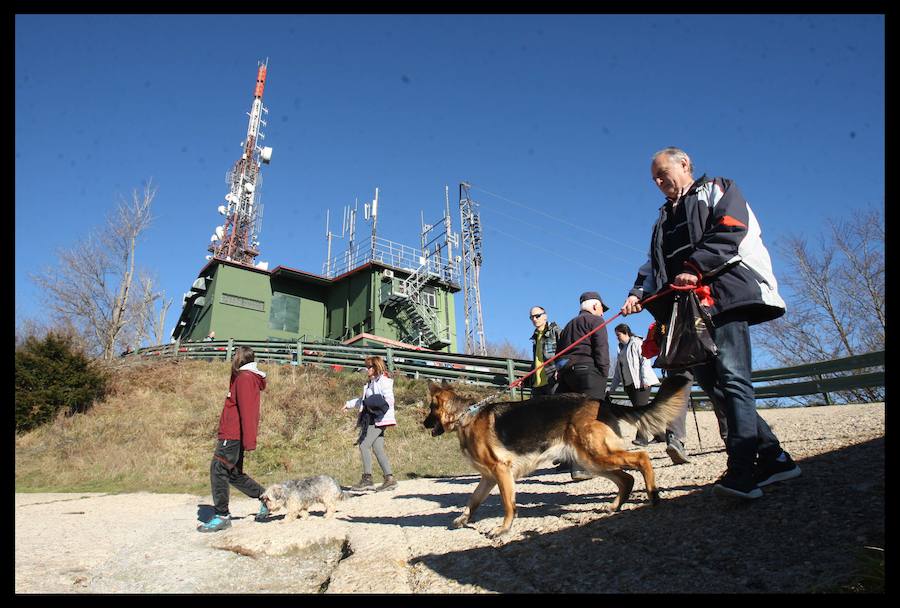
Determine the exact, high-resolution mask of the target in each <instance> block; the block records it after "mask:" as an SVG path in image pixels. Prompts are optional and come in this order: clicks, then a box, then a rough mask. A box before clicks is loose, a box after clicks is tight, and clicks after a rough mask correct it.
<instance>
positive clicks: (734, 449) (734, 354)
mask: <svg viewBox="0 0 900 608" xmlns="http://www.w3.org/2000/svg"><path fill="white" fill-rule="evenodd" d="M711 332H712V337H713V341H714V342H715V343H716V347H717V348H718V350H719V354H718V356H717V357H716V358H715V359H714V360H713V361H711V362H710V363H706V364H705V365H698V366H697V367H694V368H692V369H691V370H687V371H686V372H679V374H687V375H693V377H694V378H696V380H697V384H699V385H700V387H701V388H702V389H703V390H704V392H706V394H707V395H709V396H710V399H711V400H712V401H713V405H714V406H715V407H717V408H720V409H721V410H724V414H725V419H726V421H727V424H728V438H727V439H726V441H725V451H726V452H727V454H728V470H729V471H731V472H732V473H734V474H738V475H741V474H748V473H751V472H752V470H753V466H754V463H755V462H756V460H757V457H759V459H760V460H771V459H774V458H776V457H777V456H778V455H779V454H781V445H780V444H779V443H778V438H777V437H776V436H775V434H774V433H773V432H772V429H770V428H769V425H768V424H767V423H766V421H765V420H763V419H762V417H761V416H760V415H759V413H758V412H757V411H756V397H755V396H754V394H753V384H752V382H751V380H750V372H751V355H750V328H749V326H748V325H747V322H746V321H729V322H726V323H723V324H722V325H721V326H718V327H713V328H711ZM716 401H719V403H716Z"/></svg>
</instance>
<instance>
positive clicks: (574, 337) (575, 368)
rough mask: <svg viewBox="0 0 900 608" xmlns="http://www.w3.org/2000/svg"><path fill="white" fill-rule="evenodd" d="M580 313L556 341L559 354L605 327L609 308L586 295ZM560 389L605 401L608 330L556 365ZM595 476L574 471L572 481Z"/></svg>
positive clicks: (592, 294)
mask: <svg viewBox="0 0 900 608" xmlns="http://www.w3.org/2000/svg"><path fill="white" fill-rule="evenodd" d="M579 301H580V302H581V312H579V313H578V316H577V317H575V318H574V319H572V320H571V321H569V322H568V323H566V326H565V328H563V330H562V331H561V332H560V334H559V339H558V340H557V341H556V352H561V351H563V350H564V349H566V348H568V347H569V346H571V345H572V344H575V342H576V341H578V339H579V338H581V337H582V336H584V335H585V334H587V333H589V332H590V331H591V330H593V329H594V328H595V327H597V326H598V325H600V324H601V323H603V313H604V312H606V311H607V310H609V307H608V306H606V305H605V304H604V303H603V300H601V299H600V294H598V293H597V292H596V291H586V292H584V293H583V294H581V297H580V298H579ZM557 369H558V370H560V371H559V372H558V378H559V386H558V387H557V389H556V393H557V394H559V393H584V394H585V395H587V396H588V397H590V398H592V399H603V397H604V395H605V394H606V381H607V378H608V374H609V334H608V333H607V331H606V328H605V327H604V328H602V329H600V330H597V331H595V332H594V333H593V334H591V336H590V337H589V338H587V339H585V340H582V341H581V342H578V344H575V346H574V347H573V348H572V350H570V351H568V352H567V353H565V354H564V355H563V356H562V357H560V359H559V360H558V361H557ZM592 477H593V475H591V474H590V473H588V472H586V471H583V470H581V469H578V468H576V467H573V469H572V479H575V480H577V481H580V480H582V479H590V478H592Z"/></svg>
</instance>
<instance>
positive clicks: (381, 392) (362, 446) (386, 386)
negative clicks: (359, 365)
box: [344, 356, 397, 492]
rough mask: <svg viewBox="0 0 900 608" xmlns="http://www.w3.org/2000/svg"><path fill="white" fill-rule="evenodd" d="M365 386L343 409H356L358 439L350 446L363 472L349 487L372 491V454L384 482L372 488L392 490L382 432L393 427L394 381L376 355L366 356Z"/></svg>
mask: <svg viewBox="0 0 900 608" xmlns="http://www.w3.org/2000/svg"><path fill="white" fill-rule="evenodd" d="M365 365H366V378H367V380H366V386H365V387H364V388H363V393H362V397H360V398H358V399H350V400H349V401H347V402H346V403H345V404H344V409H348V410H349V409H356V410H358V411H359V415H358V416H357V418H356V427H357V428H358V429H359V437H358V438H357V440H356V443H355V444H354V445H358V446H359V454H360V456H361V457H362V464H363V473H362V478H360V480H359V483H357V484H356V485H354V486H351V487H350V489H351V490H353V491H362V490H371V489H372V488H375V483H374V482H373V481H372V452H373V451H374V452H375V458H376V459H377V460H378V466H379V467H381V472H382V474H383V475H384V482H383V483H382V484H381V485H380V486H378V487H377V488H375V491H376V492H383V491H385V490H393V489H394V488H396V487H397V481H396V480H395V479H394V475H393V474H392V472H391V461H390V460H388V455H387V452H385V450H384V432H385V429H387V427H389V426H395V425H396V424H397V420H396V418H395V417H394V380H393V378H391V377H390V374H389V373H388V370H387V367H386V366H385V364H384V359H382V358H381V357H378V356H374V357H366V360H365Z"/></svg>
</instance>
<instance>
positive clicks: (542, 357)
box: [528, 306, 561, 397]
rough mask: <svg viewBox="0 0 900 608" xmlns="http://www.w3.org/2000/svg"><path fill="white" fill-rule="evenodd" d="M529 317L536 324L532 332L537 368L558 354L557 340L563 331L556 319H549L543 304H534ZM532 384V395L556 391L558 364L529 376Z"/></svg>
mask: <svg viewBox="0 0 900 608" xmlns="http://www.w3.org/2000/svg"><path fill="white" fill-rule="evenodd" d="M528 318H529V319H531V322H532V323H533V324H534V333H533V334H531V342H532V346H531V355H532V358H533V361H534V363H533V365H532V366H531V369H536V368H537V367H539V366H540V365H541V364H542V363H543V362H544V361H549V360H550V359H552V358H553V356H554V355H555V354H556V341H557V340H558V339H559V332H560V331H561V330H560V328H559V325H557V324H556V323H555V322H554V321H548V320H547V311H546V310H545V309H544V307H543V306H532V307H531V311H530V312H529V313H528ZM528 381H530V386H531V396H532V397H537V396H538V395H552V394H553V393H554V392H556V386H557V381H556V366H555V365H554V364H553V363H550V364H549V365H546V366H544V367H542V368H541V369H539V370H538V371H537V373H535V374H534V375H533V376H531V377H530V378H528Z"/></svg>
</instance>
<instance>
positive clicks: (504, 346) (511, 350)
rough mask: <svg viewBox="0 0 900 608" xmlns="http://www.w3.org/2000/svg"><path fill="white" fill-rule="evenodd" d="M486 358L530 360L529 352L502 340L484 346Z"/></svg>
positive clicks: (506, 340)
mask: <svg viewBox="0 0 900 608" xmlns="http://www.w3.org/2000/svg"><path fill="white" fill-rule="evenodd" d="M485 350H486V351H487V356H488V357H500V358H503V359H528V360H530V359H531V351H530V350H527V349H525V348H520V347H518V346H516V345H515V344H513V343H512V342H510V341H509V339H508V338H504V339H503V340H502V341H500V342H488V343H487V344H485Z"/></svg>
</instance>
